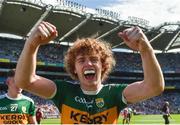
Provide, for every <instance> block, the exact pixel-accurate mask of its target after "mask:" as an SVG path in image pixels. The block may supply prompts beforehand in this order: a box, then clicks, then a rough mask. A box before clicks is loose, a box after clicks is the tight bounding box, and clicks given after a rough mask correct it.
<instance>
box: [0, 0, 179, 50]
mask: <svg viewBox="0 0 180 125" xmlns="http://www.w3.org/2000/svg"><path fill="white" fill-rule="evenodd" d="M42 20H44V21H48V22H50V23H52V24H54V25H55V26H56V27H57V30H58V32H59V36H58V37H57V38H56V39H55V41H56V42H58V43H61V42H68V43H73V41H75V40H76V39H77V38H82V37H95V38H97V39H103V40H106V41H108V42H110V43H111V44H112V46H113V48H116V49H117V48H120V49H122V48H123V49H128V48H127V46H126V45H125V44H124V43H123V41H122V40H121V39H120V38H119V37H117V33H118V32H119V31H123V30H124V29H125V28H128V27H131V26H134V25H138V26H139V27H141V28H142V29H143V30H144V32H145V34H146V35H147V36H148V39H149V40H150V42H151V45H152V46H153V48H154V49H155V50H159V51H162V52H169V51H170V50H172V49H178V48H179V47H180V22H165V23H164V24H161V25H160V26H158V27H150V26H149V25H148V21H147V20H144V19H140V18H137V17H129V18H128V20H122V19H121V18H120V16H119V14H118V13H115V12H112V11H108V10H101V9H96V10H94V13H91V12H88V11H87V8H86V6H84V5H81V4H78V3H75V2H71V1H68V0H67V1H66V3H62V2H61V3H58V4H57V5H50V4H48V5H46V4H45V3H43V2H42V1H41V0H0V33H9V34H15V35H18V36H22V37H24V38H26V37H28V36H29V33H30V32H31V30H32V29H33V28H34V26H36V25H37V24H38V23H39V22H40V21H42Z"/></svg>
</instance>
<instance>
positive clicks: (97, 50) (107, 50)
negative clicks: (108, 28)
mask: <svg viewBox="0 0 180 125" xmlns="http://www.w3.org/2000/svg"><path fill="white" fill-rule="evenodd" d="M79 54H82V55H93V54H98V55H99V56H100V60H101V62H102V68H103V70H102V72H101V73H102V75H101V79H102V81H104V80H105V79H106V78H107V76H108V75H109V73H110V72H111V71H112V69H113V67H114V66H115V63H116V61H115V59H114V56H113V53H112V51H111V46H110V44H109V43H107V42H105V41H102V40H97V39H94V38H82V39H77V40H76V41H75V42H74V45H73V46H71V47H70V48H69V49H68V51H67V53H66V55H65V57H64V64H65V69H66V71H67V72H68V73H69V74H70V76H71V78H72V79H74V80H78V76H77V74H75V73H74V71H75V60H76V57H77V56H78V55H79Z"/></svg>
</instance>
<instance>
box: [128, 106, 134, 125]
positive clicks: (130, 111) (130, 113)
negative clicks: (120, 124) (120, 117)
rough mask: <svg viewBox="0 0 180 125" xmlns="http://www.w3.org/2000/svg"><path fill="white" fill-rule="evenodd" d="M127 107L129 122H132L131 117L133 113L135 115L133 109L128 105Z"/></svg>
mask: <svg viewBox="0 0 180 125" xmlns="http://www.w3.org/2000/svg"><path fill="white" fill-rule="evenodd" d="M127 109H128V115H127V117H128V121H129V124H130V122H131V117H132V115H133V110H132V109H131V108H130V107H128V108H127Z"/></svg>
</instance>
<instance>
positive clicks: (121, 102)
mask: <svg viewBox="0 0 180 125" xmlns="http://www.w3.org/2000/svg"><path fill="white" fill-rule="evenodd" d="M126 86H127V85H126V84H115V85H114V87H113V88H114V89H113V95H114V97H115V103H116V105H117V106H118V110H119V111H121V110H122V109H123V108H125V107H126V106H127V103H126V100H125V98H124V96H123V90H124V89H125V88H126Z"/></svg>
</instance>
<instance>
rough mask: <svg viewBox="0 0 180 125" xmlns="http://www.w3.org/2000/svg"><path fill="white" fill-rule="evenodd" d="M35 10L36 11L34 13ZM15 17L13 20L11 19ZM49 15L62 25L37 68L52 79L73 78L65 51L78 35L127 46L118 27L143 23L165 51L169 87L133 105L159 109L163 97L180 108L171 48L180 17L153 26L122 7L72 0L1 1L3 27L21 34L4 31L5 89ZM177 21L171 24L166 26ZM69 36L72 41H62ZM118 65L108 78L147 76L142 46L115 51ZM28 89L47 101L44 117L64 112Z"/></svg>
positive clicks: (145, 110) (179, 81)
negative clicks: (49, 0) (124, 16)
mask: <svg viewBox="0 0 180 125" xmlns="http://www.w3.org/2000/svg"><path fill="white" fill-rule="evenodd" d="M29 15H31V17H30V16H29ZM12 20H13V21H12ZM42 20H44V21H48V22H51V23H52V24H54V25H56V26H57V29H58V31H59V36H58V38H56V39H55V41H54V42H55V43H51V44H49V45H44V46H43V47H41V48H40V50H39V51H40V52H39V53H38V62H37V65H38V70H37V73H38V74H39V75H42V76H46V77H48V78H50V79H64V80H70V81H71V80H72V79H70V77H69V76H68V75H67V74H66V73H65V71H64V68H63V57H64V56H63V55H64V54H65V52H66V50H67V48H68V47H69V46H70V45H71V44H72V43H73V41H74V40H76V39H77V38H81V37H87V36H91V37H95V38H97V39H103V40H106V41H109V42H110V43H111V44H112V46H113V49H128V48H127V46H125V45H124V43H123V41H122V40H120V39H119V38H118V37H117V32H118V31H122V30H123V29H125V28H128V27H131V26H134V25H138V26H140V27H141V28H143V30H144V32H146V35H147V36H148V38H149V40H150V42H151V44H152V46H153V48H155V49H156V50H159V51H161V53H157V54H156V55H157V58H158V60H159V62H160V65H161V67H162V70H163V73H164V76H165V82H166V90H165V92H164V93H163V94H162V95H160V96H157V97H155V98H152V99H149V100H146V101H143V102H140V103H137V104H133V105H129V106H130V107H131V108H132V109H133V110H136V113H137V114H138V113H142V114H160V113H161V110H160V108H161V105H162V102H163V101H164V100H168V101H169V103H170V106H171V107H170V108H171V109H172V110H171V113H180V108H179V107H178V104H180V99H179V96H180V54H179V53H169V50H171V49H177V48H179V47H180V46H179V45H180V44H179V40H180V38H179V30H180V28H179V26H180V22H175V23H174V22H173V23H172V22H168V23H163V24H161V25H160V26H158V27H150V26H149V25H148V21H147V20H144V19H141V18H137V17H129V18H128V20H121V15H120V14H119V13H116V12H113V11H109V10H103V9H97V8H96V10H95V13H89V12H88V11H87V8H86V6H84V5H82V4H79V3H76V2H73V1H68V0H57V3H56V5H53V6H52V5H46V4H45V3H43V2H42V1H41V0H1V1H0V33H10V34H15V35H19V36H21V37H22V39H15V38H9V37H4V36H1V37H0V87H1V90H0V94H3V93H5V91H6V87H5V85H4V81H5V80H6V73H7V71H8V70H9V69H10V68H15V66H16V63H17V59H18V58H19V54H20V53H21V50H22V47H23V45H24V42H25V39H26V37H28V35H29V33H30V32H31V29H32V28H33V27H34V26H35V25H37V23H38V22H39V21H42ZM171 25H173V26H176V28H175V29H173V30H172V29H166V28H165V27H166V26H171ZM63 42H66V43H67V45H63V44H62V43H63ZM114 54H115V58H116V60H117V65H116V67H115V68H114V70H113V72H112V73H111V74H110V78H109V79H107V81H106V82H105V83H125V84H128V83H130V82H133V81H137V80H141V79H142V78H143V73H142V66H141V65H142V64H141V61H140V56H139V54H138V53H137V52H131V53H127V52H114ZM25 94H26V95H28V96H30V97H32V98H33V99H34V100H35V103H36V106H37V107H42V109H43V112H44V114H45V118H50V117H54V118H56V117H59V112H58V110H57V108H56V107H55V106H54V104H53V103H52V102H51V101H47V100H44V99H41V98H39V97H37V96H34V95H32V94H29V93H27V92H26V93H25Z"/></svg>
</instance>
